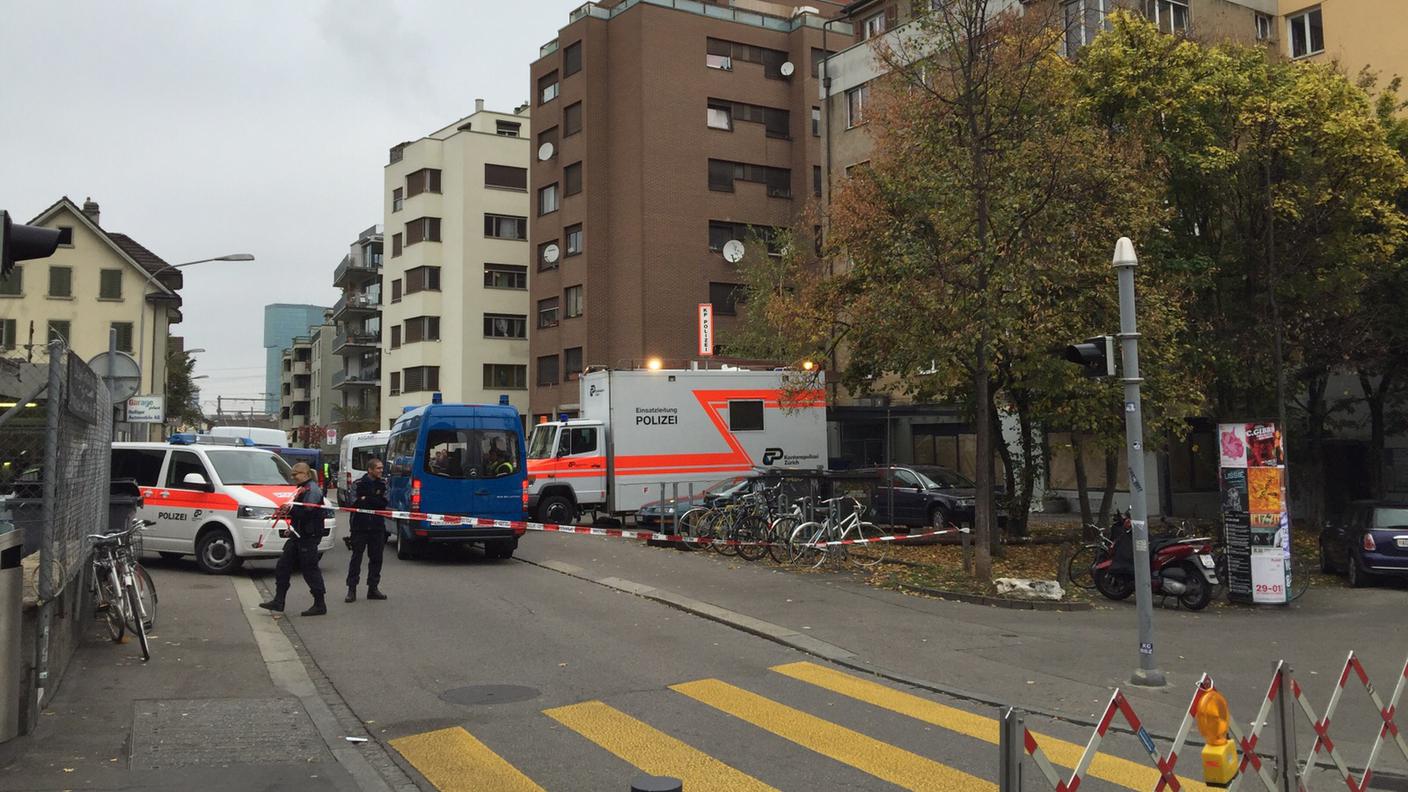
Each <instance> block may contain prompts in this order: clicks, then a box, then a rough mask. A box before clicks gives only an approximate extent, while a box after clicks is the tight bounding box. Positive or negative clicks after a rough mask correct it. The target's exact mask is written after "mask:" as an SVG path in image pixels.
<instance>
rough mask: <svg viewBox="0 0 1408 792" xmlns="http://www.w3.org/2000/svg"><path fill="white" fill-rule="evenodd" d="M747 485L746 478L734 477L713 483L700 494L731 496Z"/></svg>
mask: <svg viewBox="0 0 1408 792" xmlns="http://www.w3.org/2000/svg"><path fill="white" fill-rule="evenodd" d="M747 483H748V477H747V476H734V477H733V478H728V479H724V480H723V481H715V482H714V483H713V484H710V485H709V486H707V487H705V488H704V492H703V493H702V494H705V495H731V494H733V493H734V492H735V491H737V490H738V489H739V488H741V487H743V485H745V484H747Z"/></svg>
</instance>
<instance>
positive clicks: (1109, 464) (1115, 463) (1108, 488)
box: [1096, 450, 1120, 526]
mask: <svg viewBox="0 0 1408 792" xmlns="http://www.w3.org/2000/svg"><path fill="white" fill-rule="evenodd" d="M1119 474H1120V452H1119V451H1116V450H1110V451H1106V452H1105V491H1104V492H1102V493H1101V494H1100V522H1098V523H1096V525H1100V526H1105V525H1108V524H1109V523H1110V506H1111V504H1113V503H1114V500H1115V483H1116V481H1118V479H1119Z"/></svg>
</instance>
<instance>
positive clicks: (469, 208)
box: [381, 99, 532, 426]
mask: <svg viewBox="0 0 1408 792" xmlns="http://www.w3.org/2000/svg"><path fill="white" fill-rule="evenodd" d="M531 142H532V135H531V132H530V130H529V117H528V109H527V106H526V105H525V106H524V107H520V108H518V109H517V110H515V111H513V112H511V113H504V112H497V111H493V110H485V109H484V102H483V100H482V99H481V100H476V101H475V111H474V113H473V114H472V115H470V116H468V117H466V118H462V119H460V120H459V121H456V122H455V123H453V124H450V125H449V126H446V127H444V128H443V129H439V130H436V131H434V132H432V133H430V134H429V135H427V136H425V137H423V138H420V139H419V140H414V141H410V142H406V143H401V144H399V145H397V146H394V147H392V149H391V157H390V162H389V163H388V164H387V166H386V168H385V202H386V209H385V223H384V225H385V233H386V234H387V235H388V236H389V237H390V240H391V252H390V255H389V256H387V257H386V258H385V260H384V264H383V267H382V276H381V283H382V291H383V297H384V299H383V303H384V305H383V306H382V314H381V324H382V327H383V328H384V330H383V332H382V343H383V346H382V356H381V393H382V395H381V416H382V421H383V422H385V424H386V425H388V426H389V425H390V423H391V422H392V421H394V420H395V418H396V416H398V415H400V414H401V410H402V407H406V406H413V405H420V404H425V403H428V402H429V401H430V398H431V393H432V392H433V391H439V392H441V393H443V394H444V398H445V400H446V401H452V402H471V403H486V402H489V403H496V402H498V401H499V397H500V396H501V395H503V394H507V395H508V397H509V401H510V402H511V403H512V404H513V405H514V406H516V407H517V408H518V409H519V410H521V411H523V412H525V413H526V412H527V409H528V398H527V396H528V391H527V377H528V323H529V316H528V314H529V311H528V261H529V244H528V215H529V205H530V203H531V196H530V194H529V190H528V159H529V148H530V146H531Z"/></svg>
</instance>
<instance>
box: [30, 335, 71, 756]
mask: <svg viewBox="0 0 1408 792" xmlns="http://www.w3.org/2000/svg"><path fill="white" fill-rule="evenodd" d="M64 352H65V348H64V345H63V343H62V342H59V341H50V342H49V389H48V391H49V393H48V398H47V399H46V400H45V405H44V413H45V416H44V468H43V470H44V520H43V523H42V524H41V526H40V529H41V530H42V531H43V532H44V533H43V535H42V537H41V538H40V541H39V580H38V595H39V634H38V638H37V640H36V641H35V642H34V653H35V658H34V707H33V708H31V709H30V710H29V723H28V724H27V728H26V729H25V731H30V730H32V729H33V728H34V727H35V726H36V725H38V723H39V711H40V710H41V709H42V708H43V706H44V689H45V688H46V687H47V686H48V682H49V630H50V622H51V621H52V620H53V612H54V609H53V603H52V602H51V601H50V600H51V599H52V597H53V591H54V572H53V566H54V563H53V562H54V543H55V539H56V537H57V536H58V534H59V531H58V523H59V503H58V497H59V421H61V420H62V419H63V409H64V397H65V396H66V395H67V394H66V393H65V388H64V386H63V385H64V383H63V371H64V370H63V365H64V362H65V355H64Z"/></svg>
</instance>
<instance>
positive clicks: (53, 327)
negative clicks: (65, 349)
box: [49, 319, 70, 344]
mask: <svg viewBox="0 0 1408 792" xmlns="http://www.w3.org/2000/svg"><path fill="white" fill-rule="evenodd" d="M69 337H70V336H69V326H68V322H64V321H60V320H58V319H50V320H49V340H50V341H53V340H54V339H55V338H61V339H63V342H64V343H65V344H68V343H69Z"/></svg>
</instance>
